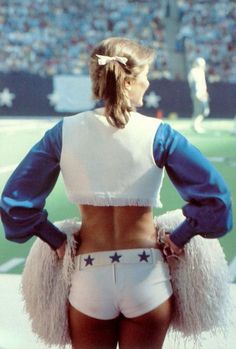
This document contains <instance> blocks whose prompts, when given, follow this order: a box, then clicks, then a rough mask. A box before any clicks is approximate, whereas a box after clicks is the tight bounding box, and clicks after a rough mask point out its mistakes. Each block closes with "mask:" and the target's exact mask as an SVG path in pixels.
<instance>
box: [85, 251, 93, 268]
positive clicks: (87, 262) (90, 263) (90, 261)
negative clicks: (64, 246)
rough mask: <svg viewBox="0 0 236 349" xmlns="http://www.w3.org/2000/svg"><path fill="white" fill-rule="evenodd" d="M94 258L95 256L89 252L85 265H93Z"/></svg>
mask: <svg viewBox="0 0 236 349" xmlns="http://www.w3.org/2000/svg"><path fill="white" fill-rule="evenodd" d="M93 260H94V258H91V256H90V254H89V255H88V257H87V258H84V261H85V262H86V264H85V266H86V267H87V266H88V265H93Z"/></svg>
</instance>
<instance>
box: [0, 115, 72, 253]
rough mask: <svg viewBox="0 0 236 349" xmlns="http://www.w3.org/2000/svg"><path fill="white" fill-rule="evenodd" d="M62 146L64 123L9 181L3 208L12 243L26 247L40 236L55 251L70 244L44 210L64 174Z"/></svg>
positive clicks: (7, 230) (59, 124) (2, 213)
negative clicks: (33, 238) (62, 171)
mask: <svg viewBox="0 0 236 349" xmlns="http://www.w3.org/2000/svg"><path fill="white" fill-rule="evenodd" d="M61 146H62V121H60V122H59V123H58V124H56V125H55V126H54V127H53V128H52V129H50V130H48V131H47V132H46V133H45V135H44V137H43V138H42V139H41V140H40V141H39V142H38V143H37V144H35V145H34V146H33V148H32V149H31V150H30V151H29V153H28V154H27V155H26V156H25V158H24V159H23V160H22V161H21V163H20V164H19V165H18V166H17V168H16V170H15V171H14V172H13V174H12V175H11V177H10V178H9V180H8V181H7V183H6V185H5V188H4V190H3V193H2V196H1V203H0V207H1V219H2V223H3V227H4V230H5V235H6V238H7V239H8V240H11V241H14V242H18V243H23V242H25V241H27V240H29V239H30V238H31V237H32V236H38V237H39V238H41V239H42V240H43V241H45V242H47V243H48V244H49V245H50V246H51V247H52V248H53V249H54V250H57V249H58V248H59V247H60V246H62V245H63V243H64V242H65V241H66V235H65V234H64V233H62V232H61V231H60V230H59V229H58V228H57V227H55V226H54V225H53V224H52V223H51V222H50V221H49V220H48V212H47V211H46V210H45V209H44V206H45V202H46V198H47V196H48V195H49V194H50V192H51V191H52V189H53V187H54V185H55V184H56V181H57V178H58V175H59V173H60V154H61Z"/></svg>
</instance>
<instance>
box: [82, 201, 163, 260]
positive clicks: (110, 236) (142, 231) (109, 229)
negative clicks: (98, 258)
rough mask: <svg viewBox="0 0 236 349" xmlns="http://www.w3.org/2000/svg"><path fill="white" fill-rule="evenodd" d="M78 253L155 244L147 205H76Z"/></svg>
mask: <svg viewBox="0 0 236 349" xmlns="http://www.w3.org/2000/svg"><path fill="white" fill-rule="evenodd" d="M79 209H80V213H81V220H82V227H81V230H80V232H79V239H78V241H79V249H78V253H79V254H82V253H88V252H97V251H109V250H121V249H132V248H157V247H158V246H157V242H156V232H155V226H154V223H153V214H152V208H151V207H138V206H105V207H104V206H90V205H81V206H79Z"/></svg>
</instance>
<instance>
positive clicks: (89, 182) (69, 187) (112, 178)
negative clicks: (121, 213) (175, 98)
mask: <svg viewBox="0 0 236 349" xmlns="http://www.w3.org/2000/svg"><path fill="white" fill-rule="evenodd" d="M160 123H161V121H160V120H158V119H155V118H150V117H146V116H143V115H141V114H139V113H136V112H133V113H131V117H130V120H129V122H128V124H127V125H126V127H125V128H124V129H117V128H115V127H113V126H111V125H110V124H109V123H108V122H107V119H106V117H105V116H104V115H101V114H99V113H98V111H96V110H95V111H88V112H84V113H80V114H77V115H74V116H71V117H66V118H64V122H63V131H62V152H61V162H60V165H61V172H62V176H63V179H64V183H65V188H66V192H67V195H68V198H69V200H70V201H72V202H73V203H76V204H88V205H95V206H126V205H127V206H153V207H161V202H160V189H161V185H162V180H163V170H162V169H160V168H158V167H157V166H156V164H155V161H154V158H153V141H154V137H155V134H156V131H157V129H158V127H159V125H160Z"/></svg>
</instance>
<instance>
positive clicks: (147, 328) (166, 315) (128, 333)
mask: <svg viewBox="0 0 236 349" xmlns="http://www.w3.org/2000/svg"><path fill="white" fill-rule="evenodd" d="M172 311H173V298H172V297H171V298H169V299H168V300H167V301H165V302H164V303H162V304H161V305H160V306H159V307H158V308H156V309H154V310H152V311H151V312H149V313H146V314H144V315H142V316H139V317H136V318H132V319H128V318H123V319H122V320H121V322H120V335H119V348H120V349H161V348H162V345H163V342H164V340H165V336H166V332H167V330H168V327H169V324H170V321H171V315H172Z"/></svg>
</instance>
